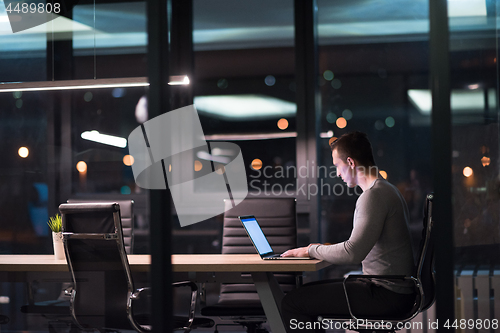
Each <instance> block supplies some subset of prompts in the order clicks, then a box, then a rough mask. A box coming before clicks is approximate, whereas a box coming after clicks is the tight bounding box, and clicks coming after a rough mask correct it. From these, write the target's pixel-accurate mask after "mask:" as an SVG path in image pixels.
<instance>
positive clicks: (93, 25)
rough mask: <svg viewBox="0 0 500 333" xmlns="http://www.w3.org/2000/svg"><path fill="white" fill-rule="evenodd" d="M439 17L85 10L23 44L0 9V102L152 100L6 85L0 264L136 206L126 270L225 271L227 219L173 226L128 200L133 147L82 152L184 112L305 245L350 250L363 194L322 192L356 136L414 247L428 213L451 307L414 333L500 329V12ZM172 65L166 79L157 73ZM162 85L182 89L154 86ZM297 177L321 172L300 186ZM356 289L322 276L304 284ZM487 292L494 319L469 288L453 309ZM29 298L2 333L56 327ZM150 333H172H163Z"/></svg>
mask: <svg viewBox="0 0 500 333" xmlns="http://www.w3.org/2000/svg"><path fill="white" fill-rule="evenodd" d="M433 2H434V1H426V0H418V1H417V0H397V1H375V0H355V1H349V0H341V1H328V0H315V1H304V2H302V1H301V0H295V1H293V0H273V1H262V0H245V1H228V0H188V1H181V0H168V1H166V2H165V3H166V4H165V6H163V5H157V4H154V5H155V6H158V8H160V9H162V8H163V9H165V13H164V16H165V17H166V18H167V22H164V21H162V20H161V19H160V18H161V16H162V15H163V14H161V13H160V14H158V15H157V16H158V17H152V16H153V15H152V14H151V11H148V5H149V6H152V4H151V3H153V1H151V3H149V2H147V1H142V2H141V1H123V0H121V1H119V0H95V1H90V0H79V1H77V2H76V3H75V4H73V6H71V7H72V8H71V9H70V10H69V11H68V12H67V13H66V14H65V16H62V17H60V18H58V19H57V20H54V21H53V24H51V23H50V22H49V23H47V24H46V25H43V28H41V27H38V28H33V29H31V30H27V31H25V32H21V33H16V34H13V33H12V32H11V31H10V30H9V29H10V26H9V23H8V19H7V14H6V10H5V8H4V6H3V5H0V18H1V19H3V18H5V20H0V23H1V25H0V45H1V46H0V64H1V65H0V83H12V82H33V83H34V86H40V84H41V85H43V82H45V81H58V80H87V79H97V80H99V79H115V78H116V79H119V78H143V77H148V78H152V79H151V80H149V81H148V82H151V86H150V87H115V88H104V89H97V88H93V87H89V88H85V89H77V90H56V91H42V90H40V91H24V92H2V91H1V89H2V86H3V85H2V84H0V117H1V118H0V119H1V120H0V124H1V125H2V126H1V128H2V130H1V131H0V136H1V139H0V147H1V149H0V151H2V152H3V158H2V159H1V160H0V194H1V196H0V216H2V222H0V240H1V241H0V254H52V253H53V243H52V236H51V233H50V230H49V228H48V226H47V224H46V222H47V221H48V218H49V216H53V215H55V214H56V213H58V207H59V205H60V204H61V203H64V202H67V200H69V199H75V200H76V199H80V200H93V199H96V200H111V201H113V200H133V201H134V216H135V222H134V223H135V225H134V238H135V240H134V248H133V253H134V254H151V255H152V256H156V258H163V257H164V256H165V255H169V254H217V253H220V252H221V244H222V222H223V214H217V215H215V214H214V215H215V216H214V217H212V218H210V219H208V220H205V221H202V222H199V223H196V224H192V225H189V226H186V227H181V226H180V224H179V219H178V217H177V215H176V210H175V206H174V204H173V202H172V201H171V198H170V194H169V193H167V192H166V191H161V190H148V189H143V188H141V187H139V186H137V184H136V183H135V180H134V175H133V172H132V168H131V166H130V163H128V165H127V162H126V156H128V154H129V152H128V148H127V147H125V148H120V147H113V146H110V145H106V144H103V143H98V142H93V141H89V140H86V139H83V138H82V133H84V132H86V131H93V130H97V131H99V132H100V133H104V134H108V135H112V136H115V137H120V138H127V137H128V135H129V134H130V133H131V132H132V131H133V130H134V129H135V128H136V127H138V126H140V125H141V123H143V122H144V121H145V120H147V119H152V118H154V116H155V115H160V114H162V113H164V112H166V111H170V110H174V109H177V108H180V107H184V106H187V105H190V104H193V103H194V105H195V106H196V108H197V110H198V113H199V118H200V122H201V125H202V128H203V131H204V134H205V136H206V140H207V141H220V140H223V141H228V142H232V143H235V144H237V145H238V146H239V147H240V149H241V152H242V156H243V160H244V164H245V171H246V176H247V181H248V185H249V193H248V197H259V198H265V197H283V198H285V197H295V198H297V242H298V245H299V246H305V245H307V244H309V243H311V242H321V243H332V244H333V243H337V242H341V241H343V240H345V239H347V238H348V237H349V234H350V231H351V229H352V213H353V211H354V208H355V203H356V199H357V197H358V195H359V193H355V191H353V190H352V189H348V188H347V187H346V186H345V184H344V183H342V182H341V180H340V179H338V178H337V177H335V176H332V175H331V174H330V172H331V170H332V160H331V152H330V148H329V140H330V139H331V138H332V137H339V136H340V135H342V134H344V133H347V132H350V131H353V130H359V131H362V132H365V133H367V134H368V137H369V138H370V140H371V142H372V144H373V151H374V156H375V160H376V162H377V165H378V166H379V168H380V170H382V171H383V174H382V175H383V176H384V178H386V179H387V180H388V181H390V182H391V183H392V184H394V185H396V186H397V187H398V189H399V190H400V191H401V193H402V194H403V196H404V197H405V199H406V201H407V204H408V208H409V210H410V215H411V226H410V227H411V232H412V237H413V243H414V244H413V245H414V246H415V247H417V246H418V243H419V242H420V237H421V221H422V216H423V209H424V203H425V198H426V195H427V194H428V193H431V192H434V193H435V195H436V196H439V198H438V199H436V200H437V203H436V208H435V209H436V213H435V215H436V219H437V218H438V217H440V218H442V221H440V220H437V221H436V223H437V224H439V223H441V225H440V226H439V229H438V230H437V231H436V233H437V234H438V235H439V236H438V242H437V244H438V245H436V251H437V257H436V262H437V263H438V266H437V274H438V275H437V276H438V280H437V283H438V286H441V287H442V289H440V290H441V293H439V292H438V294H437V304H436V306H437V308H436V309H435V310H434V308H433V311H437V312H436V314H433V315H430V314H429V317H425V319H427V318H440V319H443V321H444V320H446V319H447V318H450V317H449V315H450V314H451V316H453V318H457V319H471V317H470V316H469V314H468V312H467V311H468V310H467V309H469V308H470V309H472V310H471V311H472V312H471V313H472V315H473V316H474V317H472V319H474V320H476V319H488V318H489V319H494V318H497V319H498V318H499V317H498V315H499V314H500V300H499V297H498V295H499V294H500V289H497V290H494V287H495V286H496V288H500V282H498V281H499V279H500V274H499V269H500V257H499V253H500V206H499V202H500V200H499V197H500V173H499V170H500V169H499V167H500V166H499V162H498V159H499V149H500V147H499V127H498V122H499V118H498V116H499V111H498V110H499V109H498V107H499V106H498V103H499V77H498V73H499V71H498V52H499V48H498V31H499V27H498V23H497V22H498V21H497V20H498V17H499V10H500V3H499V2H498V1H496V0H470V1H456V0H455V1H452V0H449V1H448V14H447V17H446V12H444V14H443V12H442V11H441V12H440V11H439V10H436V9H435V8H434V7H439V6H441V8H442V6H443V4H444V5H445V4H446V3H447V2H446V1H436V3H433ZM457 3H458V4H460V5H461V6H462V7H463V8H455V7H454V6H456V5H457ZM468 5H470V8H469V7H467V6H468ZM301 6H303V7H307V6H309V8H312V9H311V10H310V11H307V10H305V11H302V9H301V8H303V7H301ZM433 6H434V7H433ZM445 7H446V6H445ZM155 8H156V7H155ZM433 8H434V9H433ZM167 13H168V15H167ZM440 15H441V16H440ZM443 15H444V16H443ZM443 17H444V21H447V24H445V25H443V24H442V22H443V19H442V18H443ZM446 18H447V20H446ZM436 22H438V23H436ZM54 29H55V30H54ZM162 29H163V30H162ZM153 32H154V33H153ZM152 36H154V37H155V38H156V39H152ZM168 36H170V38H168ZM440 38H444V39H445V40H446V43H439V42H435V41H436V40H438V41H439V40H441V39H440ZM169 41H170V43H169ZM166 49H167V50H168V52H167V56H166V57H164V58H163V60H162V61H160V62H161V65H162V66H164V67H165V66H166V68H157V67H153V66H157V65H158V59H156V58H155V57H157V56H158V55H160V56H161V55H162V54H164V53H162V52H165V50H166ZM151 59H154V61H152V60H151ZM154 75H156V76H154ZM168 75H187V76H188V77H189V79H190V84H189V85H179V86H170V87H169V88H168V90H165V89H164V88H163V86H162V88H161V89H164V90H161V89H160V88H157V87H156V86H154V82H160V80H163V81H165V80H166V78H167V77H168ZM155 80H156V81H155ZM443 82H444V83H443ZM153 89H156V90H155V91H156V92H153V93H152V90H153ZM158 89H160V90H158ZM150 90H151V91H150ZM436 91H439V93H437V92H436ZM146 96H148V98H149V100H148V104H149V110H148V107H144V105H143V104H141V101H142V102H144V99H143V98H145V97H146ZM446 100H448V101H449V102H448V110H446V109H447V108H446V105H447V104H446ZM433 105H434V107H433ZM436 105H437V106H439V108H437V107H436ZM443 105H444V108H443V107H442V106H443ZM162 106H163V107H162ZM158 107H159V108H158ZM165 107H166V108H167V109H165ZM148 112H149V113H148ZM283 119H285V121H283ZM21 147H25V148H27V150H28V152H29V153H28V154H27V156H24V155H23V156H21V155H22V153H21V150H20V148H21ZM82 162H83V164H79V163H82ZM78 165H80V166H82V165H84V167H83V168H79V167H78ZM199 165H200V168H202V167H205V164H203V163H200V164H199ZM301 166H307V168H309V167H311V168H319V169H320V170H323V172H320V173H319V174H318V175H310V174H307V175H304V174H302V173H300V172H295V173H294V172H293V170H295V171H296V170H300V167H301ZM194 170H197V169H196V164H195V169H194ZM290 170H291V171H290ZM287 171H289V172H287ZM304 189H305V190H304ZM440 204H441V205H440ZM204 209H205V210H210V209H212V208H211V207H203V205H201V206H200V207H199V210H204ZM193 214H196V212H194V213H193ZM443 225H444V227H443ZM441 228H442V229H441ZM162 237H163V238H162ZM153 260H154V259H153ZM440 263H441V264H442V263H446V264H442V265H439V264H440ZM155 265H158V263H157V262H156V263H155V262H153V267H152V270H151V273H150V276H149V277H148V278H147V279H148V283H147V284H150V285H151V286H152V288H153V290H154V288H155V286H156V287H158V286H159V285H160V284H161V281H162V280H163V281H167V282H168V281H172V279H175V277H174V276H173V275H172V274H171V272H170V268H169V266H168V265H166V266H165V267H167V269H165V270H162V269H157V268H158V266H155ZM358 270H360V267H359V266H339V265H331V266H329V267H327V268H324V269H322V270H321V271H319V272H310V273H309V272H306V273H305V274H304V276H303V279H304V282H309V281H314V280H317V279H319V278H321V279H324V278H337V277H342V276H343V275H344V274H346V273H347V272H350V271H358ZM484 272H486V273H484ZM481 274H486V276H488V277H489V278H488V279H487V281H488V282H487V283H488V286H489V291H488V292H489V293H490V294H488V301H487V304H488V306H489V308H488V309H489V312H488V316H489V317H488V318H483V317H481V315H482V313H481V311H482V310H481V309H482V305H478V304H480V302H481V300H480V299H479V301H478V296H477V287H471V288H472V291H470V293H471V295H473V297H472V298H471V299H470V300H468V299H467V297H466V295H468V291H467V292H465V291H464V290H462V289H463V288H465V287H464V286H465V285H466V284H467V283H469V282H467V281H469V280H467V281H466V282H464V281H465V280H461V277H464V276H466V277H469V276H470V279H471V280H470V281H472V280H474V286H476V284H478V283H479V280H478V279H477V277H479V276H482V275H481ZM158 281H160V282H158ZM470 283H471V285H472V282H470ZM205 287H206V293H207V294H206V302H207V303H210V302H216V301H217V297H218V294H219V289H218V288H219V286H218V285H215V284H212V285H211V284H209V283H207V284H206V286H205ZM461 288H462V289H461ZM474 288H475V289H474ZM163 289H164V290H162V292H161V293H160V294H159V296H158V295H156V296H155V297H157V298H153V300H152V302H153V304H159V303H161V302H163V303H164V304H166V305H165V309H167V311H170V312H172V313H175V314H177V313H180V312H183V311H184V308H182V306H178V304H180V303H181V300H180V299H182V298H184V297H185V296H186V295H184V294H183V293H182V292H178V291H172V290H171V289H170V288H168V287H165V288H163ZM33 290H35V291H36V292H35V294H34V295H28V291H27V288H26V285H25V284H24V283H8V282H2V283H0V314H4V315H6V316H8V317H9V318H10V321H9V322H8V323H6V324H4V325H1V326H0V331H2V332H21V331H23V332H46V331H47V330H48V326H47V325H48V323H47V322H48V320H47V318H45V317H43V316H37V315H30V314H23V313H20V311H19V309H20V308H21V306H22V305H23V304H25V303H26V302H27V300H28V297H31V296H33V297H34V298H35V300H36V301H45V300H51V299H54V298H57V297H58V295H59V293H60V291H61V283H59V282H50V281H49V282H46V281H43V282H39V285H36V286H35V288H34V289H33ZM474 293H475V294H474ZM490 296H491V298H490ZM493 296H494V297H493ZM155 302H156V303H155ZM467 302H470V304H466V303H467ZM478 302H479V303H478ZM170 304H171V305H170ZM171 309H173V310H171ZM157 314H158V313H156V317H158V315H157ZM153 316H155V313H153ZM432 316H434V317H432ZM436 316H437V317H436ZM153 320H155V319H153ZM156 320H157V321H154V322H156V323H158V326H157V327H160V325H165V326H161V327H165V328H167V327H170V326H168V325H169V324H168V323H167V321H168V316H166V317H164V318H156ZM153 327H155V326H154V325H153ZM212 329H213V328H211V329H202V330H212ZM154 330H155V331H156V329H154ZM220 330H221V331H224V330H227V331H244V329H243V328H241V327H238V326H231V327H227V328H225V327H222V328H220ZM62 331H64V330H62ZM430 331H431V330H429V332H430ZM479 331H480V332H483V331H481V330H479ZM158 332H161V330H158ZM409 332H416V331H411V330H410V331H409ZM426 332H427V330H426ZM484 332H486V331H484ZM487 332H493V329H492V330H488V331H487Z"/></svg>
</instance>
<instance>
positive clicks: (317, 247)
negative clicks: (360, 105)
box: [282, 132, 415, 332]
mask: <svg viewBox="0 0 500 333" xmlns="http://www.w3.org/2000/svg"><path fill="white" fill-rule="evenodd" d="M330 146H331V149H332V158H333V164H334V165H335V166H336V168H337V176H339V177H342V180H343V181H344V182H345V183H347V186H349V187H355V186H359V187H360V188H361V189H362V190H363V193H362V194H361V195H360V196H359V198H358V200H357V202H356V209H355V211H354V221H353V230H352V233H351V236H350V237H349V239H348V240H346V241H345V242H342V243H338V244H333V245H321V244H310V245H309V246H306V247H301V248H296V249H291V250H288V251H286V252H284V253H283V254H282V256H285V257H286V256H294V257H312V258H317V259H322V260H325V261H328V262H330V263H333V264H339V265H340V264H359V263H361V264H362V266H363V274H367V275H412V274H413V272H414V261H413V252H412V246H411V240H410V233H409V230H408V220H409V215H408V208H407V207H406V202H405V200H404V198H403V196H402V195H401V194H400V192H399V191H398V189H397V188H396V187H395V186H393V185H391V184H390V183H389V182H387V181H386V180H384V179H383V178H382V177H380V175H379V173H378V168H377V167H376V165H375V161H374V159H373V153H372V147H371V144H370V142H369V141H368V138H367V136H366V134H364V133H361V132H352V133H348V134H344V135H342V136H341V137H340V138H339V139H337V140H336V141H334V142H333V143H331V145H330ZM342 281H343V280H325V281H317V282H313V283H309V284H305V285H303V286H302V287H300V288H298V289H296V290H293V291H291V292H289V293H288V294H287V295H286V296H285V298H284V299H283V302H282V315H283V320H284V323H285V327H286V328H287V331H288V332H297V331H303V332H307V331H311V332H312V331H314V330H313V329H312V328H314V327H316V328H318V325H316V326H313V325H312V323H314V322H316V323H318V322H317V317H318V316H319V315H328V314H332V315H333V314H335V315H347V316H348V315H349V309H348V305H347V302H346V296H345V293H344V288H343V283H342ZM412 285H413V284H412V283H411V282H410V284H409V285H408V283H407V282H405V281H401V282H392V283H391V282H387V281H381V280H376V281H370V280H366V281H353V282H352V283H351V282H349V284H348V287H347V291H348V294H349V300H350V302H351V309H352V311H353V313H354V314H355V315H356V316H360V317H361V316H363V314H365V313H369V314H371V315H376V316H381V317H383V316H396V315H398V314H404V313H406V312H408V311H409V310H410V309H411V307H412V306H413V304H414V301H415V294H414V290H413V287H412ZM300 323H302V324H300ZM307 323H309V324H307ZM308 328H309V329H308Z"/></svg>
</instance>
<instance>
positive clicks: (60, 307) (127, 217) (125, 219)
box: [21, 199, 134, 329]
mask: <svg viewBox="0 0 500 333" xmlns="http://www.w3.org/2000/svg"><path fill="white" fill-rule="evenodd" d="M82 202H83V203H91V202H93V203H113V202H115V203H117V204H119V205H120V216H121V223H122V234H123V243H124V245H125V252H126V253H127V254H132V253H133V249H134V201H133V200H116V201H102V200H90V199H89V200H85V199H69V200H68V203H82ZM70 286H71V283H66V282H65V283H63V287H62V290H61V293H60V295H59V297H58V298H57V299H54V300H48V301H41V302H34V294H35V293H36V288H34V287H33V286H32V285H31V284H30V285H29V286H28V289H29V295H30V297H29V303H28V304H26V305H23V306H21V312H23V313H29V314H39V315H43V316H45V317H47V318H48V319H49V320H50V321H51V322H50V323H49V328H50V329H52V325H53V324H54V321H57V320H64V319H65V318H66V319H67V318H68V317H69V316H70V310H69V295H65V294H64V290H66V289H68V288H69V287H70Z"/></svg>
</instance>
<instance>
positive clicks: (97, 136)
mask: <svg viewBox="0 0 500 333" xmlns="http://www.w3.org/2000/svg"><path fill="white" fill-rule="evenodd" d="M81 137H82V139H85V140H89V141H94V142H99V143H102V144H105V145H110V146H115V147H119V148H125V147H127V139H125V138H120V137H118V136H113V135H107V134H101V133H99V132H98V131H95V130H94V131H86V132H83V133H82V134H81Z"/></svg>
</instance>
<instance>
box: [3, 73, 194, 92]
mask: <svg viewBox="0 0 500 333" xmlns="http://www.w3.org/2000/svg"><path fill="white" fill-rule="evenodd" d="M169 84H170V85H187V84H189V78H188V77H187V76H186V75H180V76H170V81H169ZM148 86H149V82H148V78H147V77H125V78H116V79H89V80H58V81H37V82H13V83H0V93H2V92H15V91H46V90H76V89H102V88H129V87H148Z"/></svg>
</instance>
